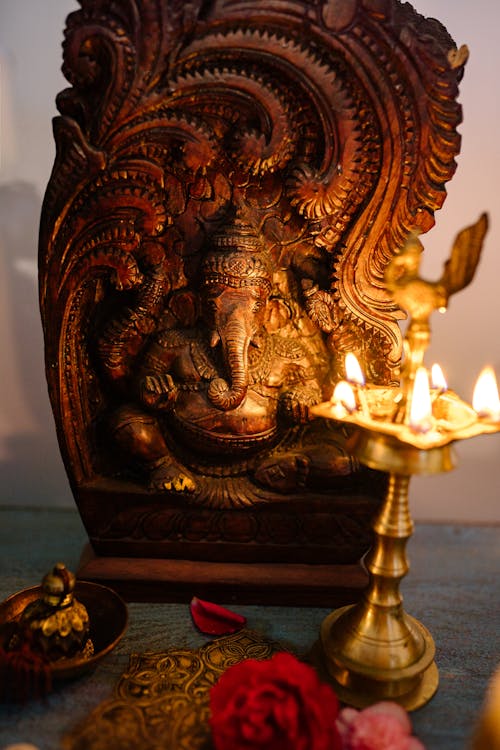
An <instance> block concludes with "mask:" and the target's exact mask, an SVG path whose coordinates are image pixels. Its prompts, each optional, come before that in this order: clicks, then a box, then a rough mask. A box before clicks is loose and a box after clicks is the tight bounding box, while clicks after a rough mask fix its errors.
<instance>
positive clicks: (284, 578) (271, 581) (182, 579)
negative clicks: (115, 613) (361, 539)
mask: <svg viewBox="0 0 500 750" xmlns="http://www.w3.org/2000/svg"><path fill="white" fill-rule="evenodd" d="M78 577H79V578H80V579H83V580H87V581H94V582H97V583H102V584H104V585H107V586H111V588H113V589H115V591H117V592H118V593H119V594H121V596H123V597H124V598H125V599H126V600H127V601H150V602H153V601H156V602H160V601H161V602H187V601H190V600H191V598H192V597H193V596H198V597H200V598H202V599H209V600H212V601H217V602H222V603H238V604H275V605H284V606H313V607H337V606H341V605H343V604H346V603H350V602H351V603H352V602H353V601H356V600H357V599H358V598H359V595H360V592H361V590H362V589H363V588H364V587H365V585H366V583H367V576H366V573H365V571H364V569H363V567H362V566H361V565H360V564H354V565H338V564H337V565H306V564H299V563H297V564H293V563H292V564H291V563H262V562H259V563H235V562H226V563H222V562H207V561H203V560H196V561H193V560H172V559H168V560H167V559H156V558H144V557H142V558H140V557H136V558H130V557H105V556H100V555H96V554H95V553H94V551H93V549H92V547H91V546H90V544H87V545H86V547H85V548H84V550H83V553H82V557H81V560H80V565H79V568H78Z"/></svg>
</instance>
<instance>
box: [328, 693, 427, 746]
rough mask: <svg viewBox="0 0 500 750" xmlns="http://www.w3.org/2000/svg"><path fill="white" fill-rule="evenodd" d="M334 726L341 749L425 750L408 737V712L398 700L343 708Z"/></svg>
mask: <svg viewBox="0 0 500 750" xmlns="http://www.w3.org/2000/svg"><path fill="white" fill-rule="evenodd" d="M337 728H338V730H339V733H340V736H341V738H342V748H343V750H425V748H424V746H423V745H422V743H421V742H420V741H419V740H417V738H416V737H412V736H411V723H410V719H409V718H408V714H407V713H406V711H405V710H404V709H403V708H401V706H398V704H397V703H390V702H382V703H376V704H375V705H374V706H370V707H369V708H365V709H364V710H363V711H356V709H354V708H344V709H342V711H341V712H340V714H339V717H338V719H337Z"/></svg>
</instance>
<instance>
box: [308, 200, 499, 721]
mask: <svg viewBox="0 0 500 750" xmlns="http://www.w3.org/2000/svg"><path fill="white" fill-rule="evenodd" d="M485 232H486V217H485V216H484V215H483V216H482V217H481V218H480V220H479V221H478V222H477V224H475V225H474V226H472V227H470V228H468V229H466V230H464V231H463V232H462V233H461V234H460V235H459V236H458V237H457V239H456V241H455V245H454V248H453V253H452V256H451V259H450V260H449V261H448V263H447V264H446V266H445V272H444V275H443V277H442V279H441V280H440V281H439V282H436V283H431V282H426V281H424V280H423V279H421V278H419V277H418V267H419V260H420V257H419V256H420V252H421V249H422V248H421V245H420V242H419V241H418V240H417V239H416V238H411V239H410V240H409V241H408V242H407V243H406V245H405V247H404V248H403V250H402V251H401V252H400V253H399V254H398V255H396V256H395V258H394V259H393V260H392V261H391V264H390V265H389V267H388V270H387V273H386V283H387V287H388V288H389V290H390V291H391V292H392V294H393V297H394V299H395V301H396V302H397V303H398V305H399V306H400V307H402V308H403V309H406V310H407V311H408V312H409V315H410V325H409V327H408V331H407V334H406V337H405V340H404V347H405V360H404V365H403V370H402V378H401V384H400V386H399V387H397V388H394V387H386V386H376V385H364V383H363V381H362V380H361V381H360V380H359V378H358V377H355V376H353V375H351V376H350V375H349V373H347V378H348V380H350V381H351V383H352V390H351V392H350V395H349V391H348V392H347V395H346V390H345V388H346V387H347V388H349V384H348V383H347V382H346V381H341V383H340V384H337V386H336V388H335V391H334V394H333V396H332V399H331V401H330V402H325V403H323V404H319V405H318V406H316V407H314V408H313V413H314V414H315V415H316V416H321V417H326V418H329V419H335V420H337V421H339V422H342V423H345V424H346V425H350V426H352V427H353V428H354V429H353V432H352V437H351V442H350V445H349V446H348V447H349V450H350V452H351V453H352V455H354V456H356V457H357V458H358V459H359V461H360V462H361V463H363V464H365V465H366V466H369V467H370V468H372V469H378V470H380V471H384V472H387V473H388V489H387V494H386V498H385V502H384V504H383V507H382V509H381V511H380V513H379V515H378V517H377V518H376V520H375V522H374V526H373V530H374V536H375V538H374V543H373V547H372V549H371V551H370V552H369V553H368V556H367V558H366V567H367V569H368V573H369V584H368V587H367V589H366V591H365V593H364V595H363V597H362V598H361V600H360V601H359V602H358V603H357V604H355V605H352V606H348V607H343V608H341V609H338V610H336V611H334V612H332V613H331V614H330V615H329V616H328V617H327V618H326V619H325V620H324V622H323V624H322V626H321V645H322V652H323V659H324V662H325V665H326V668H327V669H328V672H329V674H330V676H331V677H332V678H333V681H334V683H335V690H336V692H337V694H338V696H339V698H340V699H341V700H343V701H344V702H346V703H348V704H350V705H353V706H356V707H359V708H361V707H363V706H366V705H369V704H371V703H374V702H376V701H380V700H394V701H396V702H398V703H400V704H401V705H403V706H404V707H405V708H406V709H407V710H411V709H415V708H418V707H420V706H422V705H424V704H425V703H427V702H428V701H429V700H430V699H431V697H432V696H433V695H434V693H435V691H436V690H437V687H438V681H439V678H438V670H437V667H436V664H435V662H434V654H435V646H434V641H433V639H432V637H431V635H430V633H429V632H428V630H427V629H426V628H425V627H424V626H423V625H422V624H421V623H420V622H418V621H417V620H415V619H414V618H413V617H410V616H409V615H408V614H406V613H405V611H404V609H403V605H402V597H401V595H400V592H399V585H400V581H401V580H402V578H403V577H404V576H405V575H406V573H407V572H408V569H409V568H408V563H407V559H406V554H405V548H406V543H407V541H408V539H409V537H410V536H411V534H412V532H413V522H412V519H411V516H410V512H409V506H408V487H409V482H410V478H411V476H412V475H413V474H436V473H439V472H442V471H449V470H450V469H452V468H453V466H454V464H453V461H452V455H451V444H452V443H453V442H454V441H456V440H461V439H465V438H469V437H473V436H474V435H480V434H483V433H488V432H497V431H499V430H500V402H499V400H498V389H496V396H494V398H493V401H494V403H493V404H492V407H491V409H489V408H485V409H482V410H481V411H479V413H478V410H477V407H476V409H474V408H472V407H471V406H470V405H469V404H468V403H466V402H465V401H462V400H461V399H460V398H459V397H458V396H457V395H456V394H454V393H453V392H451V391H448V390H447V387H446V384H445V385H444V386H443V385H442V384H441V385H439V386H434V387H433V388H429V384H428V378H427V371H426V370H425V368H424V367H423V359H424V354H425V351H426V349H427V347H428V344H429V341H430V326H429V317H430V315H431V313H432V312H433V311H434V310H436V309H440V308H445V306H446V304H447V302H448V299H449V296H450V295H451V294H452V293H454V292H455V291H458V290H459V289H461V288H463V287H464V286H466V285H467V284H468V283H469V282H470V281H471V279H472V276H473V274H474V271H475V268H476V265H477V262H478V260H479V252H480V249H481V246H482V240H483V237H484V234H485ZM417 381H418V383H419V387H420V385H421V384H422V383H423V386H424V388H423V395H422V396H421V395H420V394H418V393H417V391H418V388H417ZM342 386H343V387H342ZM495 388H496V384H495ZM419 398H421V399H422V401H423V404H424V407H423V409H422V408H420V407H419V403H418V401H419ZM426 405H427V410H426Z"/></svg>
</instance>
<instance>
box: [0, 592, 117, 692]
mask: <svg viewBox="0 0 500 750" xmlns="http://www.w3.org/2000/svg"><path fill="white" fill-rule="evenodd" d="M41 595H42V587H41V586H32V587H31V588H29V589H23V590H22V591H18V592H17V593H16V594H12V596H9V598H8V599H5V601H3V602H2V603H1V604H0V646H3V647H5V646H6V645H7V642H8V641H9V639H10V636H11V634H12V632H13V626H14V624H15V622H16V620H17V619H18V618H19V617H20V615H21V613H22V612H23V611H24V609H25V607H26V606H27V605H28V604H30V602H32V601H34V600H35V599H39V598H40V596H41ZM75 596H76V598H77V599H78V600H79V601H80V602H81V603H82V604H83V605H84V606H85V607H86V608H87V612H88V613H89V619H90V638H91V640H92V643H93V644H94V655H93V656H91V657H90V658H83V657H82V656H74V657H72V658H71V659H59V660H58V661H55V662H52V663H51V665H50V669H51V673H52V678H53V679H54V680H68V679H72V678H74V677H79V676H80V675H82V674H84V673H85V672H88V671H90V670H92V669H94V668H95V667H96V666H97V664H98V663H99V662H100V661H101V659H103V658H104V657H105V656H106V655H107V654H109V653H110V652H111V651H112V650H113V649H114V648H115V646H117V644H118V643H119V642H120V640H121V638H122V637H123V634H124V633H125V630H126V629H127V622H128V610H127V605H126V604H125V602H124V601H123V599H122V598H121V597H119V596H118V594H117V593H116V592H115V591H113V590H112V589H109V588H107V587H106V586H101V585H100V584H97V583H90V582H88V581H77V582H76V585H75Z"/></svg>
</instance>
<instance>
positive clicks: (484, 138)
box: [0, 0, 500, 521]
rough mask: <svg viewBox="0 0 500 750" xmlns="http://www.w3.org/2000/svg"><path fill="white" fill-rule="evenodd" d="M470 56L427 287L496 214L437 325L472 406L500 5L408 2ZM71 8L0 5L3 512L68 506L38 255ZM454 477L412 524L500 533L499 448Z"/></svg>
mask: <svg viewBox="0 0 500 750" xmlns="http://www.w3.org/2000/svg"><path fill="white" fill-rule="evenodd" d="M414 5H415V7H416V8H417V10H418V11H419V12H420V13H422V14H423V15H426V16H433V17H435V18H439V20H440V21H442V22H443V23H444V24H445V26H446V27H447V28H448V30H449V32H450V33H451V35H452V37H453V38H454V39H455V41H456V43H457V45H458V46H460V45H461V44H463V43H466V44H467V45H468V46H469V49H470V53H471V55H470V60H469V62H468V63H467V66H466V71H465V76H464V79H463V81H462V85H461V96H460V100H461V102H462V105H463V109H464V123H463V125H462V126H461V127H460V131H461V133H462V153H461V155H460V157H459V159H458V170H457V174H456V176H455V178H454V179H453V180H452V181H451V182H450V183H449V184H448V198H447V200H446V203H445V206H444V208H443V209H442V210H441V211H439V212H438V213H437V225H436V227H435V228H434V229H433V230H432V231H431V232H430V233H429V234H428V235H427V236H426V237H424V244H425V247H426V253H425V256H426V257H425V261H424V264H423V271H424V275H426V276H427V277H428V278H429V279H436V278H438V277H439V275H440V273H441V268H442V264H443V262H444V260H445V259H446V258H447V256H448V253H449V250H450V247H451V243H452V240H453V238H454V236H455V234H456V233H457V231H458V230H459V229H461V228H462V227H463V226H465V225H467V224H469V223H472V222H473V221H475V220H476V218H477V217H478V216H479V214H480V213H481V212H482V211H483V210H487V211H488V212H489V214H490V219H491V229H490V232H489V234H488V236H487V243H486V247H485V251H484V254H483V258H482V260H481V264H480V266H479V270H478V273H477V276H476V279H475V281H474V283H473V285H472V286H471V287H469V288H468V289H466V290H465V291H463V292H461V293H460V294H459V295H457V296H456V297H454V298H453V299H452V301H451V304H450V309H449V311H448V313H447V314H446V315H445V316H438V315H436V316H435V317H434V319H433V334H434V341H433V346H432V352H430V355H429V364H430V363H431V362H432V361H434V360H438V361H439V362H440V363H441V365H442V367H443V369H444V370H445V373H446V375H447V377H448V382H449V383H450V385H451V386H452V387H453V388H454V389H455V390H456V391H458V392H459V393H460V394H461V395H462V396H463V397H465V398H469V399H470V398H471V396H472V388H473V384H474V381H475V379H476V376H477V374H478V372H479V370H480V369H481V367H482V366H483V365H484V364H486V363H489V364H492V365H493V366H494V367H495V369H496V372H497V375H498V376H500V190H499V189H498V182H499V179H500V135H499V130H498V123H499V122H500V94H499V90H500V89H499V87H500V81H499V75H500V45H499V44H498V27H499V25H500V4H497V2H494V1H493V0H476V2H475V3H473V4H471V3H465V2H463V1H462V0H458V1H457V0H414ZM77 7H78V6H77V3H76V0H0V94H1V101H0V352H1V355H0V356H1V368H0V373H1V377H0V504H1V505H13V504H17V505H27V506H32V505H53V506H66V505H72V504H73V500H72V497H71V493H70V490H69V486H68V482H67V480H66V476H65V473H64V468H63V465H62V462H61V459H60V457H59V450H58V446H57V442H56V439H55V433H54V426H53V420H52V413H51V410H50V406H49V402H48V397H47V392H46V385H45V376H44V368H43V347H42V333H41V326H40V322H39V313H38V301H37V282H36V273H37V272H36V253H37V234H38V221H39V213H40V206H41V201H42V196H43V192H44V190H45V186H46V183H47V180H48V178H49V174H50V170H51V166H52V162H53V159H54V146H53V138H52V131H51V118H52V116H53V115H55V114H56V109H55V105H54V100H55V97H56V94H57V93H58V92H59V91H61V90H62V89H63V88H65V87H66V85H67V83H66V81H65V80H64V78H63V77H62V75H61V73H60V65H61V42H62V32H63V28H64V21H65V18H66V16H67V14H68V13H70V12H71V11H73V10H75V9H76V8H77ZM457 454H458V457H459V459H458V468H457V469H455V471H453V472H451V473H449V474H446V475H441V476H437V477H428V478H414V479H413V480H412V508H413V513H414V516H415V518H417V519H421V520H423V519H439V520H467V521H469V520H470V521H500V498H499V496H500V436H489V437H483V438H476V439H475V440H471V441H469V442H468V443H467V444H462V445H460V446H459V448H458V449H457Z"/></svg>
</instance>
